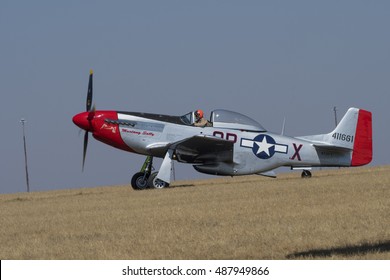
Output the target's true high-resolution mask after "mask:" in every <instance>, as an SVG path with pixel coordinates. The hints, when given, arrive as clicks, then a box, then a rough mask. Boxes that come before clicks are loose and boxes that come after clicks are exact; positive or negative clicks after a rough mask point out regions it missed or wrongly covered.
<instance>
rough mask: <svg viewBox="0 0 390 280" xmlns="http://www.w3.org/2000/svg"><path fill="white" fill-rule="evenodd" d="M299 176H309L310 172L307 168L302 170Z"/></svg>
mask: <svg viewBox="0 0 390 280" xmlns="http://www.w3.org/2000/svg"><path fill="white" fill-rule="evenodd" d="M301 177H302V178H311V172H310V171H309V170H303V171H302V174H301Z"/></svg>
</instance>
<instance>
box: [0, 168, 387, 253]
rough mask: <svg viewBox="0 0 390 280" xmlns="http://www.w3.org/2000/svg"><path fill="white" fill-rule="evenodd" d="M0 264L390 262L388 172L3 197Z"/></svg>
mask: <svg viewBox="0 0 390 280" xmlns="http://www.w3.org/2000/svg"><path fill="white" fill-rule="evenodd" d="M0 213H1V217H0V225H1V228H0V259H286V258H290V259H291V258H292V259H296V258H305V259H306V258H309V259H312V258H314V259H318V258H319V259H329V258H330V259H390V214H389V213H390V166H384V167H374V168H355V169H352V168H351V169H340V170H331V171H329V170H327V171H315V172H314V176H313V178H311V179H305V180H304V179H301V178H299V174H298V173H293V174H282V175H281V176H280V177H279V178H278V179H270V178H264V177H260V176H246V177H235V178H230V177H229V178H225V177H224V178H216V179H213V180H203V181H182V182H176V183H174V184H173V187H171V188H168V189H164V190H148V191H134V190H132V189H131V188H130V187H129V186H115V187H104V188H90V189H79V190H63V191H51V192H41V193H30V194H27V193H26V194H7V195H0Z"/></svg>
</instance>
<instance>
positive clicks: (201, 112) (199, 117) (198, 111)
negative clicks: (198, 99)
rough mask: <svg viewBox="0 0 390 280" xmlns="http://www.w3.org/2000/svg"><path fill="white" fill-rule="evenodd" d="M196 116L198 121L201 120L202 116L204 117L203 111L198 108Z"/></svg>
mask: <svg viewBox="0 0 390 280" xmlns="http://www.w3.org/2000/svg"><path fill="white" fill-rule="evenodd" d="M195 118H196V120H197V121H199V120H200V119H201V118H203V111H202V110H200V109H198V110H196V111H195Z"/></svg>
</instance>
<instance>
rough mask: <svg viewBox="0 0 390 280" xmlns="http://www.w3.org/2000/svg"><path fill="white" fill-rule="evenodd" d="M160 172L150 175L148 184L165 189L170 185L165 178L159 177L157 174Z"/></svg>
mask: <svg viewBox="0 0 390 280" xmlns="http://www.w3.org/2000/svg"><path fill="white" fill-rule="evenodd" d="M157 174H158V172H154V173H152V174H151V175H150V177H149V179H148V186H149V187H151V188H155V189H163V188H166V187H169V184H168V183H167V182H165V181H163V180H160V179H158V178H157V177H156V176H157Z"/></svg>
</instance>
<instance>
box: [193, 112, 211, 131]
mask: <svg viewBox="0 0 390 280" xmlns="http://www.w3.org/2000/svg"><path fill="white" fill-rule="evenodd" d="M194 125H195V126H199V127H205V126H211V124H210V123H209V121H208V120H206V119H205V118H204V117H203V111H202V110H200V109H198V110H196V111H195V123H194Z"/></svg>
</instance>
